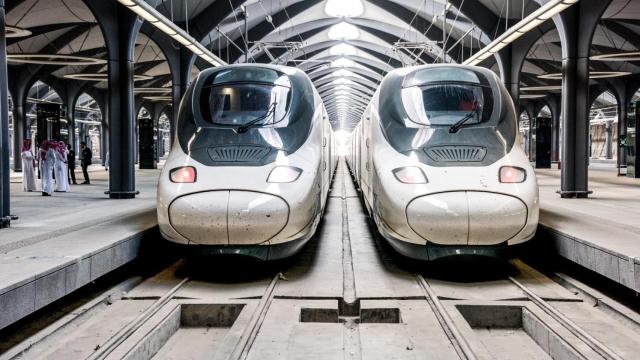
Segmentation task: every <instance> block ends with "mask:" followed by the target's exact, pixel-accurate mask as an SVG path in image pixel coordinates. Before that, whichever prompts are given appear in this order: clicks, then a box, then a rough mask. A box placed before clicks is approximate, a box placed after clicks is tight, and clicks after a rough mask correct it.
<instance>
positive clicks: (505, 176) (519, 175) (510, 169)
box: [500, 166, 527, 184]
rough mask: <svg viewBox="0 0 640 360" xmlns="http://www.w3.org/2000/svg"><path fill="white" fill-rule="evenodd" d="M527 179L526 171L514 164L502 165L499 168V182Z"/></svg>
mask: <svg viewBox="0 0 640 360" xmlns="http://www.w3.org/2000/svg"><path fill="white" fill-rule="evenodd" d="M526 179H527V172H526V171H525V170H524V169H522V168H519V167H515V166H503V167H501V168H500V182H501V183H509V184H511V183H521V182H524V181H525V180H526Z"/></svg>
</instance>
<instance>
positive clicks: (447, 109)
mask: <svg viewBox="0 0 640 360" xmlns="http://www.w3.org/2000/svg"><path fill="white" fill-rule="evenodd" d="M517 127H518V124H517V117H516V112H515V110H514V105H513V102H512V100H511V98H510V96H509V94H508V93H507V91H506V89H505V88H504V86H503V85H502V83H501V81H500V80H499V79H498V78H497V76H496V75H495V74H494V73H493V72H492V71H490V70H488V69H484V68H479V67H471V66H460V65H445V64H443V65H426V66H418V67H409V68H403V69H398V70H394V71H392V72H390V73H389V74H388V75H387V76H386V77H385V78H384V79H383V81H382V83H381V84H380V87H379V88H378V90H377V91H376V93H375V94H374V96H373V98H372V100H371V102H370V104H369V105H368V107H367V109H366V111H365V112H364V114H363V117H362V120H361V122H360V123H359V125H358V126H357V127H356V128H355V130H354V132H353V133H352V137H351V147H350V149H348V151H349V154H348V156H347V162H348V164H349V168H350V170H351V172H352V175H353V176H354V178H355V180H356V182H357V184H358V185H359V188H360V190H361V193H362V196H363V198H364V203H365V204H366V207H367V210H368V211H369V213H370V215H371V216H372V218H373V219H374V221H375V223H376V226H377V228H378V230H379V232H380V233H381V235H382V236H383V237H384V238H385V239H386V240H387V241H388V242H389V243H390V245H391V246H392V247H393V248H394V249H395V250H396V251H398V252H399V253H401V254H403V255H405V256H408V257H412V258H417V259H423V260H430V259H436V258H439V257H444V256H450V255H459V254H485V255H494V254H496V253H497V252H499V250H502V249H506V248H507V247H508V246H509V245H515V244H519V243H523V242H525V241H527V240H529V239H531V238H532V237H533V236H534V233H535V231H536V227H537V225H538V212H539V204H538V185H537V182H536V177H535V174H534V172H533V168H532V167H531V165H530V164H529V160H528V158H527V156H526V155H525V153H524V151H523V150H522V147H521V145H520V139H519V137H518V128H517Z"/></svg>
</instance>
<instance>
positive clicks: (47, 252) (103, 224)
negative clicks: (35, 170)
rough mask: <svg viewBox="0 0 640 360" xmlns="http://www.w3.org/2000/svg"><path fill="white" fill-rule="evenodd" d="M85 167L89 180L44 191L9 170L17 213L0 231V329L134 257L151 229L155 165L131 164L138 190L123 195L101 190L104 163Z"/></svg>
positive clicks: (153, 214) (105, 177)
mask: <svg viewBox="0 0 640 360" xmlns="http://www.w3.org/2000/svg"><path fill="white" fill-rule="evenodd" d="M92 170H93V171H91V172H90V177H91V184H90V185H71V191H70V192H67V193H54V194H53V196H51V197H43V196H41V193H40V192H30V193H29V192H23V191H22V182H21V180H20V179H19V178H18V179H15V180H14V179H13V178H12V181H11V202H12V204H11V208H12V213H13V214H14V215H17V216H18V217H19V219H18V220H16V221H12V222H11V227H10V228H8V229H3V230H2V232H0V329H2V328H4V327H6V326H7V325H10V324H12V323H14V322H15V321H17V320H19V319H21V318H23V317H25V316H27V315H29V314H31V313H33V312H34V311H36V310H38V309H40V308H42V307H44V306H46V305H48V304H50V303H52V302H54V301H56V300H58V299H60V298H61V297H63V296H65V295H67V294H69V293H71V292H72V291H74V290H76V289H78V288H80V287H82V286H83V285H85V284H87V283H89V282H91V281H94V280H96V279H97V278H99V277H101V276H103V275H105V274H107V273H109V272H111V271H113V270H115V269H116V268H118V267H120V266H122V265H124V264H126V263H128V262H129V261H131V260H133V259H134V258H136V257H137V255H138V252H139V249H140V245H141V242H142V239H143V237H144V236H145V235H146V234H150V233H152V230H153V229H155V227H156V225H157V220H156V213H155V203H156V200H155V198H156V184H157V177H158V170H138V171H137V172H136V183H137V189H138V190H139V191H140V195H139V196H137V197H136V198H135V199H133V200H122V201H121V200H109V199H108V198H107V196H106V195H105V194H104V192H105V191H106V190H107V189H108V185H107V182H108V179H107V172H106V171H105V170H104V168H103V167H100V166H94V167H93V168H92ZM18 175H19V174H18ZM77 175H79V177H77V179H78V180H80V181H82V174H81V172H77Z"/></svg>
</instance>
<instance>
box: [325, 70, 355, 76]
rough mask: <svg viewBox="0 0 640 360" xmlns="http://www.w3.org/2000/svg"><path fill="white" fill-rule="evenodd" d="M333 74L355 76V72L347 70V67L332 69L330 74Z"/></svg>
mask: <svg viewBox="0 0 640 360" xmlns="http://www.w3.org/2000/svg"><path fill="white" fill-rule="evenodd" d="M331 75H333V76H336V77H346V76H354V77H355V76H356V74H354V73H353V71H349V70H347V69H340V70H337V71H334V72H333V74H331Z"/></svg>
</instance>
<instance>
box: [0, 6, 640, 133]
mask: <svg viewBox="0 0 640 360" xmlns="http://www.w3.org/2000/svg"><path fill="white" fill-rule="evenodd" d="M110 1H113V2H114V4H117V2H116V0H110ZM143 2H145V3H146V4H148V5H149V6H150V7H151V8H152V9H154V10H155V11H157V13H159V14H161V15H163V16H164V17H166V18H167V19H169V20H170V21H172V22H173V23H175V24H177V25H179V26H180V27H181V28H182V29H184V31H185V32H186V33H187V34H189V35H191V36H193V38H194V39H196V40H197V41H199V42H200V44H202V45H203V46H204V47H206V48H207V49H208V50H209V51H210V52H211V53H212V54H214V55H216V56H217V57H218V58H219V59H221V60H223V61H224V62H225V63H243V62H259V63H272V64H286V65H290V66H297V67H299V68H301V69H304V70H305V71H306V72H307V73H308V74H309V76H310V77H311V78H312V80H313V81H314V83H315V84H316V87H317V88H318V90H319V91H320V92H321V94H322V96H323V99H324V101H325V104H326V106H327V108H328V111H329V113H330V117H331V122H332V124H333V126H334V129H337V130H340V129H342V130H345V131H349V130H350V129H352V128H353V127H354V126H355V125H356V124H357V122H358V121H359V120H360V116H361V114H362V111H363V109H364V108H365V107H366V105H367V103H368V98H369V97H370V96H371V95H372V94H373V92H374V91H375V89H376V86H377V84H378V82H379V81H380V80H381V79H382V78H383V77H384V75H385V74H386V73H387V72H388V71H390V70H392V69H394V68H399V67H403V66H409V65H420V64H431V63H442V62H445V63H465V61H466V63H468V62H469V59H470V58H471V57H472V56H473V55H474V54H475V53H477V52H478V51H480V50H481V49H483V48H486V47H487V46H488V45H490V44H491V42H492V41H494V40H495V39H497V38H498V37H500V35H502V34H503V33H505V32H506V31H508V30H509V28H511V27H513V26H514V25H516V24H518V23H520V22H522V21H523V19H524V20H526V19H527V18H528V17H529V16H530V15H531V14H532V13H534V12H536V11H537V10H539V9H540V8H541V6H544V5H545V4H546V3H548V2H549V1H546V0H450V1H445V0H424V1H414V0H411V1H409V0H370V1H361V0H329V1H320V0H304V1H300V0H272V1H268V0H258V1H256V0H249V1H237V0H146V1H143ZM551 2H552V1H551ZM572 2H573V1H567V2H566V3H567V5H571V6H573V5H572V4H570V3H572ZM580 2H589V1H587V0H583V1H580ZM591 2H594V1H591ZM601 2H602V1H597V2H596V3H601ZM605 2H606V3H608V5H607V6H605V7H604V9H602V10H594V11H600V13H599V14H597V17H598V20H597V24H596V26H595V27H594V29H593V37H592V39H591V47H590V53H591V56H592V57H593V56H595V57H594V58H593V59H592V60H591V61H590V63H589V67H590V70H591V72H592V78H591V79H590V80H589V81H590V85H591V89H592V90H591V93H592V94H593V100H592V105H593V106H592V111H591V117H592V120H593V119H594V118H596V120H597V119H600V120H601V119H602V118H603V117H604V118H607V119H609V118H613V121H617V119H616V116H615V112H616V111H615V110H616V104H617V103H618V102H619V99H620V94H619V92H621V91H622V90H620V89H621V88H623V87H624V86H621V83H628V84H630V83H631V84H635V83H636V81H637V78H638V76H637V75H638V73H639V71H640V69H639V65H640V62H639V60H640V55H639V54H638V53H637V52H638V50H639V47H640V40H638V39H640V37H639V34H640V1H629V0H612V1H610V2H608V1H605ZM90 3H91V1H84V0H9V1H6V3H5V11H6V24H7V26H8V27H9V28H8V32H7V36H8V37H7V54H8V55H9V59H8V61H9V63H8V64H9V83H10V91H9V94H10V95H11V97H12V98H15V97H16V96H18V97H20V94H15V92H16V91H23V92H24V91H26V92H28V95H27V96H26V99H27V102H28V103H34V102H38V101H52V100H51V99H50V98H51V97H54V98H55V97H60V98H61V99H57V101H61V102H62V103H63V104H65V102H66V100H67V99H63V97H64V96H61V95H58V93H60V92H63V91H58V90H56V89H59V88H65V87H66V86H69V85H68V84H69V83H71V84H72V85H70V86H73V87H80V88H82V89H83V91H84V92H85V93H87V94H89V95H91V96H90V97H88V99H90V100H91V99H92V98H99V97H101V93H103V92H105V90H106V89H107V88H108V86H109V83H108V81H105V80H106V75H105V74H106V73H107V72H108V66H107V63H106V62H104V61H103V62H99V63H96V64H88V65H82V64H80V65H77V64H74V62H75V61H76V60H74V59H67V58H64V57H59V56H57V55H75V56H82V57H88V58H93V59H101V60H108V51H107V45H106V42H105V37H104V36H103V28H102V27H101V21H102V19H101V14H99V13H95V12H94V11H92V7H91V6H90ZM121 3H122V4H121V5H127V4H128V3H130V4H129V5H131V4H135V2H132V1H122V2H121ZM585 5H587V4H585ZM584 7H585V8H587V10H588V6H584ZM245 14H246V17H245ZM552 20H553V19H551V20H548V21H545V22H543V23H541V24H539V25H538V26H536V27H533V28H531V29H528V30H527V31H526V33H525V34H524V35H522V37H520V38H519V39H516V40H514V41H513V44H511V45H512V46H511V47H513V48H514V49H513V50H511V51H512V52H514V53H515V52H516V48H517V49H518V51H519V52H524V54H522V56H520V55H519V57H521V58H522V61H509V60H508V59H505V58H508V57H509V56H508V55H507V54H505V52H504V50H501V51H500V52H497V53H496V54H495V55H491V56H488V57H486V59H484V60H482V61H481V62H479V63H478V65H480V66H484V67H488V68H491V69H492V70H494V71H495V72H496V73H497V74H499V75H500V76H502V77H503V78H504V77H505V75H507V74H506V73H509V72H511V73H513V72H514V70H513V69H508V68H507V67H505V64H507V63H511V64H509V66H514V67H518V68H519V69H516V70H515V72H516V73H517V75H510V77H511V78H514V77H517V78H518V83H519V89H518V92H517V94H516V96H517V99H516V100H517V101H518V103H519V104H518V106H519V107H520V108H521V109H522V110H523V111H524V110H527V115H528V117H536V116H537V115H538V114H537V113H535V114H532V113H531V110H530V109H536V111H538V110H539V109H542V108H543V107H544V105H551V106H549V107H550V108H551V109H552V112H553V104H556V103H559V102H561V96H560V92H561V85H562V61H563V58H564V57H566V55H563V44H562V39H561V31H559V28H558V26H557V24H556V22H554V21H552ZM148 25H149V22H147V24H146V25H144V26H142V27H141V28H140V30H139V32H138V33H137V34H136V37H135V47H134V49H133V60H134V62H135V65H134V66H135V75H136V76H137V77H139V79H138V78H136V79H135V81H134V86H135V88H136V89H137V90H136V91H135V92H134V94H135V97H136V103H137V104H142V103H161V104H164V105H165V106H171V105H172V100H173V98H172V97H171V96H169V95H170V92H171V90H170V89H171V84H172V76H171V66H170V65H169V64H168V60H167V55H166V50H165V49H166V48H167V47H173V48H179V47H184V46H183V45H182V44H181V43H179V42H178V41H176V40H175V38H173V37H171V36H162V35H166V34H160V35H161V36H158V34H157V33H158V32H159V31H160V28H158V27H155V26H148ZM525 25H526V24H525ZM560 30H562V31H565V30H563V29H560ZM581 35H585V34H581ZM586 35H588V34H586ZM586 35H585V36H586ZM158 42H164V43H162V44H159V43H158ZM518 42H519V43H518ZM516 44H517V45H518V46H516ZM247 48H248V50H249V55H248V56H247V55H245V51H246V49H247ZM33 54H46V55H56V56H54V57H49V58H34V57H24V56H23V55H33ZM598 55H604V57H602V58H600V57H598ZM192 57H193V58H194V59H193V60H192V63H193V65H192V66H191V69H190V75H191V79H193V77H195V76H197V73H198V72H199V71H200V70H201V69H203V68H205V67H208V66H211V64H210V63H208V62H207V61H203V60H202V57H197V56H195V55H192ZM511 57H512V58H514V57H516V56H511ZM501 58H502V59H501ZM42 60H47V61H48V62H47V61H44V62H45V64H43V61H42ZM72 60H73V61H72ZM65 64H68V65H65ZM594 73H595V74H599V75H600V76H601V77H600V76H594ZM100 74H102V75H100ZM82 75H87V76H88V77H83V76H82ZM92 75H93V76H94V77H93V78H92ZM96 75H97V78H96V77H95V76H96ZM100 76H103V77H100ZM191 79H190V80H191ZM97 80H99V81H97ZM16 83H19V84H16ZM36 83H39V84H40V85H46V86H41V87H43V88H44V89H45V90H46V91H40V92H38V90H36V89H34V88H35V86H34V84H36ZM162 88H164V90H162ZM143 89H152V90H149V92H148V93H147V92H144V91H145V90H143ZM627 92H630V93H631V94H632V95H633V94H634V93H635V89H631V90H628V89H627ZM632 95H631V96H632ZM512 96H513V95H512ZM85 100H86V99H85ZM53 101H56V99H54V100H53ZM71 101H74V100H73V99H72V100H71ZM630 101H631V98H629V99H627V102H630ZM100 102H101V101H97V103H96V102H95V101H90V102H89V103H88V104H86V103H85V104H73V107H76V106H80V107H85V108H86V107H87V106H89V107H93V108H97V107H98V106H99V104H100ZM532 104H533V105H532ZM65 105H67V106H69V105H68V104H65ZM70 108H71V107H70ZM612 109H613V114H612V111H610V110H612ZM101 118H104V117H101ZM98 121H100V120H98Z"/></svg>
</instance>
